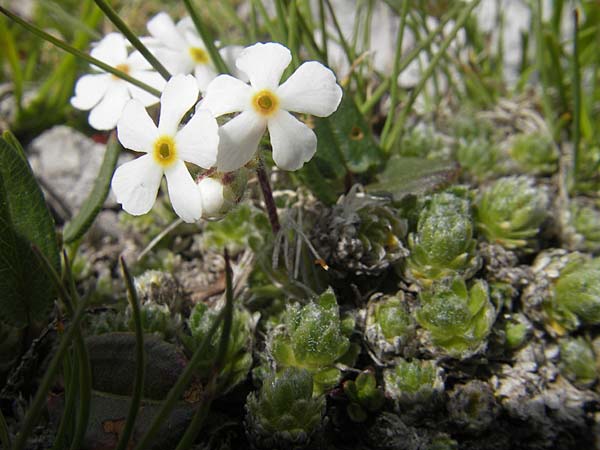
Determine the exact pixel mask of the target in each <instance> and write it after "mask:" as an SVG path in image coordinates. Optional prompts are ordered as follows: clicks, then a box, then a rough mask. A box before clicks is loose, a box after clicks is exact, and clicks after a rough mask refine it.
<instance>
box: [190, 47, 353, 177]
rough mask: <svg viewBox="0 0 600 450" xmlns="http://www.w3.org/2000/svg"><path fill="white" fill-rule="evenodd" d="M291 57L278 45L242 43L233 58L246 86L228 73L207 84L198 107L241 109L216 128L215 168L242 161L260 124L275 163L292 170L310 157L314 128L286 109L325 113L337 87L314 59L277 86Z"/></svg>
mask: <svg viewBox="0 0 600 450" xmlns="http://www.w3.org/2000/svg"><path fill="white" fill-rule="evenodd" d="M291 60H292V56H291V53H290V51H289V50H288V49H287V48H286V47H284V46H283V45H281V44H277V43H273V42H270V43H266V44H263V43H258V44H255V45H252V46H250V47H247V48H246V49H245V50H244V51H243V52H242V54H241V55H240V56H239V57H238V58H237V61H236V65H237V68H238V69H239V70H241V71H242V72H244V73H245V74H246V75H247V76H248V78H249V80H250V85H248V84H246V83H244V82H242V81H240V80H239V79H236V78H234V77H232V76H229V75H219V76H218V77H217V78H215V79H214V80H213V81H212V82H211V83H210V84H209V85H208V87H207V90H206V96H205V98H204V100H203V101H202V102H201V103H200V108H207V109H209V110H210V111H211V112H212V113H213V114H214V115H215V117H218V116H221V115H223V114H228V113H233V112H241V113H240V114H239V115H237V116H236V117H234V118H233V119H231V120H230V121H229V122H227V123H226V124H225V125H224V126H222V127H221V128H220V129H219V134H220V143H219V153H218V155H217V169H218V170H219V171H222V172H229V171H233V170H236V169H239V168H240V167H242V166H243V165H244V164H246V163H247V162H248V161H249V160H250V159H251V158H252V156H253V155H254V153H255V152H256V150H257V148H258V144H259V142H260V139H261V137H262V135H263V133H264V131H265V129H266V128H268V130H269V134H270V137H271V145H272V147H273V160H274V161H275V164H277V166H278V167H280V168H282V169H285V170H297V169H299V168H300V167H302V165H303V164H304V163H305V162H307V161H309V160H310V159H311V158H312V157H313V155H314V153H315V151H316V149H317V137H316V136H315V133H314V132H313V131H312V130H311V129H310V128H309V127H308V126H306V125H305V124H304V123H302V122H300V121H299V120H298V119H296V118H295V117H294V116H292V115H291V114H290V113H289V112H288V111H293V112H297V113H305V114H312V115H314V116H318V117H326V116H329V115H330V114H332V113H333V112H334V111H335V110H336V109H337V107H338V106H339V104H340V101H341V99H342V89H341V88H340V86H338V84H337V83H336V80H335V75H334V74H333V72H332V71H331V70H329V69H328V68H326V67H325V66H323V65H322V64H321V63H319V62H316V61H308V62H305V63H304V64H302V65H301V66H300V67H299V68H298V69H297V70H296V71H295V72H294V73H293V74H292V75H291V76H290V77H289V78H288V79H287V80H286V81H285V82H284V83H283V84H282V85H279V81H280V79H281V76H282V74H283V71H284V70H285V69H286V67H287V66H288V65H289V64H290V62H291Z"/></svg>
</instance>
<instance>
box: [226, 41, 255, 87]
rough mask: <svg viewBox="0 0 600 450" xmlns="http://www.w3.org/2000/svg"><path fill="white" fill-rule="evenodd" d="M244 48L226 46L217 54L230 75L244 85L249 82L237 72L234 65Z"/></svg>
mask: <svg viewBox="0 0 600 450" xmlns="http://www.w3.org/2000/svg"><path fill="white" fill-rule="evenodd" d="M243 51H244V47H242V46H241V45H227V46H225V47H223V48H222V49H221V50H219V54H220V55H221V58H223V61H224V62H225V65H226V66H227V67H228V68H229V71H230V73H231V74H232V75H233V76H234V77H235V78H237V79H239V80H242V81H243V82H244V83H247V82H248V81H250V80H249V79H248V76H247V75H246V74H245V73H244V72H242V71H241V70H239V69H238V68H237V67H236V65H235V60H236V59H238V57H239V56H240V55H241V54H242V52H243Z"/></svg>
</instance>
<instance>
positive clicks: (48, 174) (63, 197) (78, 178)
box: [28, 125, 129, 221]
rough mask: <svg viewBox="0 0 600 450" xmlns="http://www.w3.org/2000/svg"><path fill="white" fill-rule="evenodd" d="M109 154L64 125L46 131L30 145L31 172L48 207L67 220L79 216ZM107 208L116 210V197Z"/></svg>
mask: <svg viewBox="0 0 600 450" xmlns="http://www.w3.org/2000/svg"><path fill="white" fill-rule="evenodd" d="M105 151H106V146H105V145H104V144H98V143H96V142H94V141H93V140H92V139H90V138H89V137H87V136H86V135H84V134H82V133H80V132H79V131H77V130H74V129H72V128H70V127H67V126H64V125H59V126H55V127H53V128H51V129H50V130H48V131H45V132H44V133H42V134H40V135H39V136H38V137H37V138H36V139H34V140H33V141H32V142H31V144H30V145H29V147H28V155H29V163H30V164H31V168H32V169H33V172H34V173H35V175H36V177H38V179H39V180H40V184H41V185H42V187H43V189H44V193H45V194H46V199H47V201H48V203H49V204H50V206H51V207H52V208H53V209H54V212H55V213H56V214H58V215H59V216H60V218H62V219H63V220H65V221H66V220H68V218H70V217H72V216H73V215H74V214H76V213H77V211H78V210H79V209H80V208H81V206H82V204H83V202H84V201H85V199H86V198H87V196H88V194H89V193H90V191H91V190H92V187H93V185H94V183H95V181H96V178H97V176H98V171H99V170H100V166H101V165H102V159H103V158H104V152H105ZM122 159H129V157H128V156H127V155H123V156H122ZM122 162H123V161H119V164H121V163H122ZM105 206H110V207H112V206H116V203H115V199H114V196H113V194H112V193H109V196H108V199H107V202H106V204H105Z"/></svg>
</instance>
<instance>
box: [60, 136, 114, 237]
mask: <svg viewBox="0 0 600 450" xmlns="http://www.w3.org/2000/svg"><path fill="white" fill-rule="evenodd" d="M122 148H123V147H121V144H119V141H118V140H117V139H116V137H115V135H114V134H113V135H112V136H111V138H110V140H109V141H108V144H107V146H106V152H105V153H104V160H103V161H102V166H101V167H100V171H99V172H98V177H97V178H96V183H95V184H94V187H93V188H92V190H91V192H90V193H89V195H88V197H87V198H86V199H85V202H83V205H82V207H81V209H80V210H79V211H78V212H77V214H76V215H75V217H73V219H71V221H70V222H69V223H68V224H67V225H66V226H65V229H64V231H63V239H64V241H65V243H67V244H68V243H71V242H73V241H76V240H77V239H79V238H80V237H81V236H83V235H84V234H85V232H86V231H87V230H88V229H89V228H90V226H92V223H93V222H94V219H95V218H96V216H97V215H98V213H99V212H100V210H101V209H102V205H103V204H104V201H105V200H106V197H107V195H108V191H109V190H110V181H111V179H112V176H113V173H114V171H115V166H116V165H117V160H118V159H119V154H120V153H121V150H122Z"/></svg>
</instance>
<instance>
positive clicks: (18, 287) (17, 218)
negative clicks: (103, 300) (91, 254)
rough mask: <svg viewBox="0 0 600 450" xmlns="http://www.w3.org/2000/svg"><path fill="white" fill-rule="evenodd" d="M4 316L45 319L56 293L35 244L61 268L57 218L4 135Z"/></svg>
mask: <svg viewBox="0 0 600 450" xmlns="http://www.w3.org/2000/svg"><path fill="white" fill-rule="evenodd" d="M0 179H1V180H2V187H3V189H2V192H1V193H0V233H1V235H0V278H1V280H0V289H2V290H1V292H0V311H2V315H1V316H0V320H2V321H3V322H6V323H9V324H11V325H15V326H25V325H27V324H28V323H29V322H31V321H38V320H43V319H44V317H45V315H46V313H47V311H48V310H49V308H50V306H51V305H52V301H53V297H54V288H53V285H52V282H51V281H50V279H49V278H48V275H47V274H46V272H45V271H44V270H42V268H41V267H40V265H39V262H38V260H37V258H36V257H35V255H34V254H33V252H32V250H31V246H32V245H35V246H37V247H38V248H39V249H40V251H41V252H42V253H43V254H44V255H45V256H46V257H47V258H48V260H49V261H50V262H51V263H52V265H53V266H54V268H55V269H56V271H57V272H60V257H59V250H58V245H57V242H56V237H55V233H54V221H53V220H52V216H51V215H50V212H49V211H48V208H47V206H46V203H45V201H44V196H43V195H42V192H41V190H40V188H39V186H38V184H37V182H36V180H35V178H34V176H33V173H32V172H31V168H30V167H29V164H28V163H27V161H26V160H25V159H24V158H23V156H22V154H21V152H20V150H19V149H17V148H15V147H14V146H13V145H11V144H9V143H8V142H7V141H6V140H4V139H0Z"/></svg>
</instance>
